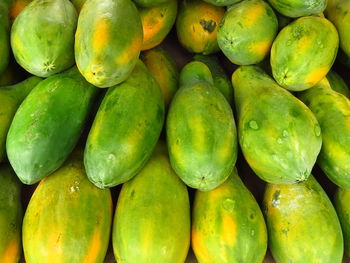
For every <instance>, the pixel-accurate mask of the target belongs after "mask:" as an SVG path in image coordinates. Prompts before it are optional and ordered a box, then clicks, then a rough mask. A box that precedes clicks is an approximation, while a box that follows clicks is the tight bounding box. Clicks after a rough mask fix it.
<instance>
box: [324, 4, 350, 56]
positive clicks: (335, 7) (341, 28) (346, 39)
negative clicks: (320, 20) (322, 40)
mask: <svg viewBox="0 0 350 263" xmlns="http://www.w3.org/2000/svg"><path fill="white" fill-rule="evenodd" d="M325 14H326V16H327V18H328V19H329V20H330V21H331V22H332V23H333V24H334V25H335V27H336V28H337V30H338V33H339V40H340V47H341V49H342V50H343V51H344V53H345V54H346V56H347V58H350V30H349V29H350V26H349V25H350V0H328V4H327V8H326V10H325Z"/></svg>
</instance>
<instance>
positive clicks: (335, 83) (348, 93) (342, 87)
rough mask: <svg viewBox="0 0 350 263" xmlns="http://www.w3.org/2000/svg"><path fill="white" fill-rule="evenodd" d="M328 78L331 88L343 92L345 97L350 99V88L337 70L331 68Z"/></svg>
mask: <svg viewBox="0 0 350 263" xmlns="http://www.w3.org/2000/svg"><path fill="white" fill-rule="evenodd" d="M327 80H328V81H329V84H330V85H331V88H332V89H333V90H335V91H336V92H339V93H341V94H343V95H344V96H345V97H347V98H348V99H350V90H349V88H348V85H347V84H346V83H345V81H344V79H343V78H342V77H341V76H340V75H339V74H338V73H336V72H335V71H333V70H331V71H329V72H328V74H327Z"/></svg>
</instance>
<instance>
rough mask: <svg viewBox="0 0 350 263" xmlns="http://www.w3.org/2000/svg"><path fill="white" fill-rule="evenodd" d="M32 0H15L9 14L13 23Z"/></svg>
mask: <svg viewBox="0 0 350 263" xmlns="http://www.w3.org/2000/svg"><path fill="white" fill-rule="evenodd" d="M32 1H33V0H13V2H12V4H11V6H10V10H9V16H10V20H11V22H12V23H13V21H15V19H16V17H17V16H18V15H19V13H21V12H22V10H23V9H24V8H25V7H26V6H27V5H28V4H29V3H30V2H32Z"/></svg>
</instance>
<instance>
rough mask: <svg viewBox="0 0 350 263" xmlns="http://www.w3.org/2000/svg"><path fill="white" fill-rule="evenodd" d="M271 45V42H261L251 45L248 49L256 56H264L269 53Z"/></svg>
mask: <svg viewBox="0 0 350 263" xmlns="http://www.w3.org/2000/svg"><path fill="white" fill-rule="evenodd" d="M271 45H272V43H271V41H262V42H258V43H254V44H252V45H251V46H250V49H251V51H252V53H254V54H257V55H259V56H264V55H265V54H267V53H268V52H269V50H270V47H271Z"/></svg>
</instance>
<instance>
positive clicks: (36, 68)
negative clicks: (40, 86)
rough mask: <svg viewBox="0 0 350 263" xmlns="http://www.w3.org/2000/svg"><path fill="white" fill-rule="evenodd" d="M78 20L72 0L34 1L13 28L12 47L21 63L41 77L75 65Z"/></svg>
mask: <svg viewBox="0 0 350 263" xmlns="http://www.w3.org/2000/svg"><path fill="white" fill-rule="evenodd" d="M77 19H78V16H77V12H76V11H75V8H74V6H73V4H72V3H71V2H70V1H68V0H36V1H33V2H31V3H30V4H29V5H28V6H27V7H26V8H25V9H24V10H23V11H22V12H21V13H20V14H19V15H18V17H17V18H16V20H15V22H14V23H13V26H12V29H11V47H12V50H13V54H14V56H15V58H16V61H17V62H18V64H20V65H21V66H22V67H23V68H24V69H25V70H27V71H28V72H30V73H32V74H34V75H37V76H39V77H48V76H51V75H53V74H56V73H59V72H61V71H63V70H65V69H68V68H69V67H71V66H73V65H74V33H75V30H76V26H77Z"/></svg>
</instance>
